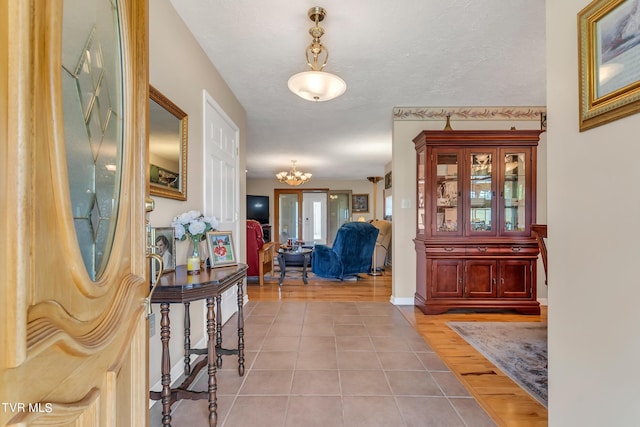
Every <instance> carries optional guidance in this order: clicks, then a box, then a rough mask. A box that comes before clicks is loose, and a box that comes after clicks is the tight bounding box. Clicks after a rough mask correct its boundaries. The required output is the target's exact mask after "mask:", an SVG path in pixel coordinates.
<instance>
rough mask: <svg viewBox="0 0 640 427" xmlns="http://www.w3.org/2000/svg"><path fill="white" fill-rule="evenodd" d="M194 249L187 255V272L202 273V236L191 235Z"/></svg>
mask: <svg viewBox="0 0 640 427" xmlns="http://www.w3.org/2000/svg"><path fill="white" fill-rule="evenodd" d="M191 243H192V244H193V249H192V250H191V252H190V253H189V255H188V256H187V274H191V275H193V274H200V236H191Z"/></svg>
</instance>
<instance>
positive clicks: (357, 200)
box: [351, 194, 369, 213]
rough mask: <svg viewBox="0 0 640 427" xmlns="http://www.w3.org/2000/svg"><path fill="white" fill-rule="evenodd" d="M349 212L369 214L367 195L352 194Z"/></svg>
mask: <svg viewBox="0 0 640 427" xmlns="http://www.w3.org/2000/svg"><path fill="white" fill-rule="evenodd" d="M351 211H352V212H354V213H363V212H369V195H368V194H353V195H352V196H351Z"/></svg>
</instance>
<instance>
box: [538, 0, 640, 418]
mask: <svg viewBox="0 0 640 427" xmlns="http://www.w3.org/2000/svg"><path fill="white" fill-rule="evenodd" d="M587 4H589V1H588V0H563V1H552V0H548V1H547V2H546V8H547V10H546V21H547V107H548V112H549V119H548V132H547V134H548V135H547V139H548V142H549V146H548V158H549V160H548V165H547V166H548V179H549V188H548V192H549V196H548V202H549V208H548V217H549V221H548V223H549V242H548V243H549V397H550V405H549V425H550V426H558V427H561V426H585V427H588V426H604V425H615V426H638V425H640V405H638V398H639V397H640V391H639V390H640V389H639V387H638V385H639V384H640V370H639V369H638V361H639V360H640V339H639V337H638V329H637V326H638V324H639V323H640V315H639V313H640V310H638V302H637V300H636V298H637V295H638V285H639V284H640V278H639V276H638V241H640V227H638V220H639V218H640V185H638V184H639V183H640V168H639V167H638V159H639V158H640V144H638V140H639V139H638V129H640V115H639V114H635V115H632V116H629V117H626V118H624V119H620V120H617V121H615V122H612V123H609V124H606V125H603V126H600V127H597V128H594V129H592V130H589V131H586V132H579V131H578V114H579V113H578V96H579V95H578V62H577V58H578V44H577V42H578V38H577V33H576V28H577V26H576V16H577V14H578V12H580V10H581V9H582V8H584V7H585V6H586V5H587Z"/></svg>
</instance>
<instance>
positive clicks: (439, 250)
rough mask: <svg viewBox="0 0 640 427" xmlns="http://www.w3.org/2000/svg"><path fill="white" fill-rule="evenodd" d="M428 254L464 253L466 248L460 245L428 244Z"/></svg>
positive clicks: (457, 254)
mask: <svg viewBox="0 0 640 427" xmlns="http://www.w3.org/2000/svg"><path fill="white" fill-rule="evenodd" d="M426 251H427V256H447V255H456V256H460V255H464V254H465V248H464V247H460V246H436V247H434V246H427V248H426Z"/></svg>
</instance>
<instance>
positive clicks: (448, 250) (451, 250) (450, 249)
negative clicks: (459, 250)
mask: <svg viewBox="0 0 640 427" xmlns="http://www.w3.org/2000/svg"><path fill="white" fill-rule="evenodd" d="M444 250H445V251H447V252H453V248H444Z"/></svg>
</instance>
